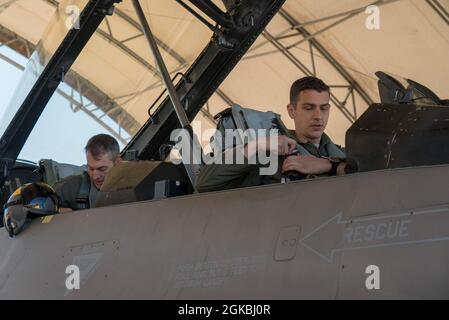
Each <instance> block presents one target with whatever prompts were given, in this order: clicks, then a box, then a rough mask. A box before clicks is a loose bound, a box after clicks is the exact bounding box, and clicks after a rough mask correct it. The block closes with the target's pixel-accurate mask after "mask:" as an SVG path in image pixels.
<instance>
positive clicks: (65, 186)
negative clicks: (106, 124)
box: [54, 134, 121, 212]
mask: <svg viewBox="0 0 449 320" xmlns="http://www.w3.org/2000/svg"><path fill="white" fill-rule="evenodd" d="M84 150H85V152H86V160H87V172H84V173H83V174H81V175H73V176H70V177H67V178H64V179H62V180H61V181H58V182H57V183H56V184H55V186H54V189H55V191H56V193H57V194H58V196H59V197H60V199H61V208H62V209H61V210H60V212H65V211H71V210H81V209H88V208H93V207H95V204H96V200H97V195H98V191H99V190H100V188H101V186H102V184H103V182H104V179H105V177H106V175H107V174H108V172H109V171H110V170H111V168H112V167H113V166H115V165H116V164H118V163H119V162H120V161H121V157H120V147H119V144H118V142H117V140H115V139H114V138H113V137H112V136H110V135H107V134H99V135H96V136H93V137H92V138H90V139H89V141H88V142H87V145H86V147H85V148H84Z"/></svg>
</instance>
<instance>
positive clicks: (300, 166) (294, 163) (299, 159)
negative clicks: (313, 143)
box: [282, 155, 332, 174]
mask: <svg viewBox="0 0 449 320" xmlns="http://www.w3.org/2000/svg"><path fill="white" fill-rule="evenodd" d="M331 167H332V165H331V163H330V161H329V160H327V159H323V158H317V157H314V156H301V155H294V156H290V157H287V158H286V159H285V161H284V163H283V165H282V173H285V172H288V171H298V172H301V173H303V174H322V173H326V172H329V171H330V170H331Z"/></svg>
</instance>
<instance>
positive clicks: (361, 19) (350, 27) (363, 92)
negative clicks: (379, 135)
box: [0, 0, 449, 145]
mask: <svg viewBox="0 0 449 320" xmlns="http://www.w3.org/2000/svg"><path fill="white" fill-rule="evenodd" d="M87 2H88V1H87V0H67V1H56V0H0V41H1V43H2V45H6V46H9V47H10V48H12V49H14V50H15V51H17V52H19V53H20V54H22V55H24V56H26V57H30V58H31V59H30V61H29V63H28V65H27V66H26V68H25V72H24V76H23V77H24V81H22V82H21V84H20V86H19V88H18V89H17V91H16V93H15V98H14V99H13V100H12V101H11V102H10V104H9V106H8V110H7V112H6V115H5V119H4V121H3V125H4V124H5V123H8V122H9V120H11V118H12V116H13V115H14V113H15V111H16V110H17V109H18V108H19V107H20V105H21V103H22V102H23V100H22V101H21V100H20V99H21V98H22V99H24V97H25V95H26V93H27V92H28V91H29V89H31V87H32V85H33V83H34V82H33V81H34V80H35V79H37V77H38V75H39V74H40V72H41V71H42V70H43V68H44V67H45V65H46V63H47V62H48V61H49V59H50V58H51V57H52V55H53V54H54V52H55V50H56V49H57V47H58V45H59V44H60V43H61V41H62V39H63V38H64V36H65V35H66V34H67V32H68V28H67V25H70V24H71V23H73V22H75V23H76V20H75V19H74V18H75V17H76V14H77V10H82V8H83V7H84V6H85V5H86V4H87ZM140 3H141V5H142V8H143V10H144V13H145V15H146V18H147V20H148V21H149V23H150V26H151V28H152V31H153V33H154V34H155V36H156V37H157V40H158V44H159V48H160V50H161V53H162V56H163V59H164V61H165V63H166V65H167V67H168V70H169V72H170V74H171V76H172V77H173V78H174V82H175V83H176V81H177V79H178V80H179V78H180V77H182V76H183V74H184V73H185V72H186V70H188V68H189V66H190V65H191V64H192V63H193V62H194V61H195V59H196V58H197V56H198V55H199V54H200V53H201V51H202V50H203V49H204V47H205V46H206V45H207V43H208V42H209V40H210V38H211V37H212V31H211V30H210V29H209V28H208V27H207V26H206V25H205V24H203V23H202V22H201V21H199V20H198V19H197V18H195V17H194V16H193V15H191V14H190V13H189V12H188V11H186V10H185V9H184V8H183V7H182V6H180V5H179V4H178V3H177V2H176V1H175V0H140ZM214 3H215V4H217V5H218V6H219V7H221V8H222V9H223V10H224V6H223V4H222V3H221V2H220V1H214ZM370 5H376V6H377V8H378V11H377V12H376V8H375V7H371V8H372V9H373V10H368V11H367V7H368V6H370ZM448 11H449V1H448V0H385V1H361V0H345V1H335V0H321V1H314V0H287V1H286V2H285V4H284V6H283V8H282V9H281V11H280V12H279V13H278V14H277V15H276V16H275V18H274V19H273V20H272V21H271V23H270V24H269V25H268V27H267V28H266V29H265V31H264V32H263V33H262V35H261V36H259V38H258V39H257V40H256V42H255V43H254V45H253V46H252V47H251V48H250V50H249V51H248V52H247V53H246V55H245V56H244V58H243V59H242V60H241V61H240V62H239V64H238V65H237V66H236V68H235V69H234V70H233V71H232V72H231V74H230V75H229V76H228V77H227V78H226V79H225V81H224V82H223V83H222V84H221V86H220V88H219V90H217V91H216V92H215V93H214V94H213V96H212V97H211V98H210V99H209V101H208V102H207V103H206V104H205V105H204V107H203V109H202V111H201V112H200V113H199V114H198V116H197V119H198V120H200V121H201V123H202V129H203V130H205V129H208V128H213V127H215V123H214V120H213V115H215V114H216V113H218V112H220V111H221V110H223V109H225V108H227V107H229V106H230V105H232V104H234V103H237V104H239V105H241V106H244V107H251V108H254V109H258V110H262V111H268V110H271V111H274V112H277V113H279V114H281V116H282V119H283V120H284V122H285V123H286V124H287V126H289V127H293V123H292V122H291V120H290V119H289V118H288V115H287V113H286V108H285V106H286V104H287V103H288V96H289V88H290V85H291V83H292V82H293V81H294V80H296V79H297V78H299V77H302V76H304V75H316V76H318V77H320V78H322V79H323V80H325V82H327V83H328V84H329V85H330V86H331V87H332V99H331V100H332V105H333V108H332V112H331V118H330V120H329V125H328V129H327V133H328V134H329V135H330V136H331V137H332V138H333V139H334V140H335V141H336V142H337V143H340V144H343V145H344V135H345V132H346V130H347V129H348V127H349V126H350V125H351V123H352V122H354V121H355V119H357V118H358V117H359V116H360V115H361V114H362V113H363V112H364V111H365V110H366V108H367V106H368V105H369V104H370V103H371V102H377V101H379V98H378V92H377V78H376V77H375V75H374V73H375V72H376V71H378V70H382V71H386V72H388V73H390V74H392V75H400V76H403V77H406V78H411V79H413V80H416V81H418V82H420V83H422V84H424V85H426V86H427V87H429V88H431V89H432V90H433V91H434V92H435V93H436V94H437V95H439V96H440V97H441V98H447V96H448V94H447V89H448V88H447V81H446V80H445V79H447V75H448V74H449V62H448V59H447V53H448V52H449V32H448V31H449V14H448ZM377 13H378V17H379V27H380V28H379V29H370V28H368V27H367V22H368V24H369V23H370V22H373V20H372V19H375V18H376V15H377ZM203 17H204V18H205V19H206V20H208V18H207V17H206V16H203ZM208 21H209V22H210V23H213V22H212V21H211V20H208ZM1 58H3V59H5V60H7V61H8V62H10V63H12V64H15V62H14V61H11V60H10V59H9V58H8V57H6V56H1ZM16 66H17V67H19V68H23V67H24V66H20V65H17V64H16ZM2 76H4V75H2ZM33 79H34V80H33ZM64 82H65V84H66V85H68V86H69V87H70V88H71V89H70V90H63V89H61V88H60V89H58V94H60V95H62V96H63V97H65V98H66V99H67V100H68V101H69V102H70V106H71V108H72V110H73V111H74V112H85V113H86V114H88V115H89V116H90V117H92V118H93V119H95V121H97V122H98V123H99V124H100V125H102V126H103V127H104V128H106V129H107V130H108V131H109V132H111V133H112V134H113V135H115V136H116V137H117V138H118V139H120V140H121V141H122V142H123V143H126V142H127V141H128V140H129V138H130V137H131V136H132V135H134V134H135V133H136V132H137V131H138V130H139V129H140V128H141V126H142V125H143V124H144V123H145V122H146V121H147V120H148V118H149V109H150V108H151V107H152V106H153V108H152V109H151V110H150V113H151V111H154V110H155V109H156V108H157V106H158V102H160V101H162V100H161V99H158V98H159V97H160V95H161V94H163V90H164V88H165V86H164V85H163V83H162V81H161V77H160V75H159V73H158V71H157V69H156V67H155V61H154V59H153V57H152V55H151V52H150V49H149V47H148V43H147V40H146V38H145V37H144V35H143V33H142V31H141V28H140V25H139V22H138V19H137V16H136V14H135V12H134V9H133V6H132V3H131V1H129V0H124V1H123V2H121V3H119V4H118V5H116V10H115V13H114V14H113V15H112V16H108V17H107V18H106V19H105V20H104V21H103V22H102V24H101V25H100V27H99V29H98V30H97V31H96V32H95V34H94V35H93V37H92V38H91V39H90V40H89V42H88V44H87V46H86V47H85V48H84V50H83V51H82V53H81V55H80V56H79V57H78V59H77V60H76V61H75V63H74V64H73V66H72V68H71V70H70V72H69V73H68V74H66V76H65V78H64ZM0 130H1V132H0V133H3V131H4V130H5V128H4V127H2V128H1V129H0ZM197 133H198V132H197Z"/></svg>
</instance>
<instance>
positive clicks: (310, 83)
mask: <svg viewBox="0 0 449 320" xmlns="http://www.w3.org/2000/svg"><path fill="white" fill-rule="evenodd" d="M304 90H316V91H318V92H323V91H327V92H329V93H330V88H329V86H328V85H327V84H325V83H324V82H323V80H321V79H318V78H316V77H304V78H301V79H298V80H296V81H295V82H293V84H292V86H291V88H290V104H292V105H293V106H295V107H296V103H297V102H298V96H299V93H300V92H301V91H304Z"/></svg>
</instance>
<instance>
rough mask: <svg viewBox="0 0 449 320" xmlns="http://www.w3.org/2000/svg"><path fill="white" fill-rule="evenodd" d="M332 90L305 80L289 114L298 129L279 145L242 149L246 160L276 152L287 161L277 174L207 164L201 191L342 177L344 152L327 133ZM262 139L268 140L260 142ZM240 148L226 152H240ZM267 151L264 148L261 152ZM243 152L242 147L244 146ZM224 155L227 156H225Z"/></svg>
mask: <svg viewBox="0 0 449 320" xmlns="http://www.w3.org/2000/svg"><path fill="white" fill-rule="evenodd" d="M329 100H330V88H329V86H327V85H326V84H325V83H324V82H323V81H322V80H320V79H318V78H315V77H304V78H301V79H299V80H297V81H295V82H294V83H293V85H292V86H291V88H290V103H289V104H288V105H287V111H288V114H289V116H290V118H292V119H293V120H294V123H295V130H294V131H291V132H289V133H288V136H287V135H279V136H278V143H277V146H274V148H275V149H274V150H272V149H273V147H270V144H269V140H270V139H269V138H266V137H261V138H259V139H255V140H253V141H251V142H249V143H248V144H246V145H245V146H244V148H243V150H241V152H243V153H244V155H245V158H246V159H251V158H252V157H254V155H255V154H257V153H258V152H266V151H267V150H269V151H270V152H274V153H275V154H278V155H279V156H283V157H284V158H285V160H284V161H283V163H282V165H281V166H279V168H278V170H277V173H276V174H274V175H261V174H260V171H259V168H260V165H258V164H207V165H205V166H204V167H203V168H202V169H201V171H200V173H199V176H198V178H197V182H196V190H197V191H198V192H208V191H217V190H224V189H232V188H240V187H249V186H257V185H263V184H270V183H279V182H281V178H282V177H283V176H284V175H285V174H291V173H292V172H296V173H299V174H302V175H304V176H307V175H342V174H344V173H345V166H346V163H345V159H346V155H345V153H344V151H343V150H342V149H341V148H340V147H338V146H337V145H335V144H334V143H333V142H332V141H331V139H330V138H329V137H328V136H327V135H326V134H325V133H324V130H325V128H326V125H327V122H328V120H329V112H330V103H329ZM260 139H266V141H264V143H260ZM238 148H239V147H236V148H234V149H228V150H226V151H224V153H225V152H238V150H237V149H238ZM261 148H263V149H261ZM240 149H241V147H240ZM224 153H223V154H224Z"/></svg>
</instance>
